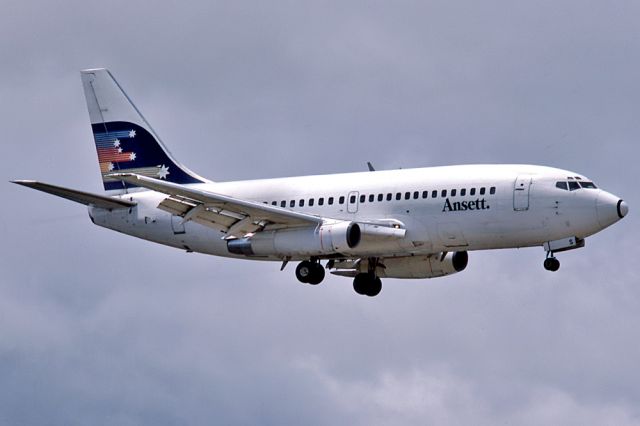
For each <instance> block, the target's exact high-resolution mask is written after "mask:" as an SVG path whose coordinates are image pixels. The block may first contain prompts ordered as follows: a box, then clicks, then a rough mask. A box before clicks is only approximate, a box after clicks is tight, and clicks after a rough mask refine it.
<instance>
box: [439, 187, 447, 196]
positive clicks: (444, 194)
mask: <svg viewBox="0 0 640 426" xmlns="http://www.w3.org/2000/svg"><path fill="white" fill-rule="evenodd" d="M440 194H441V195H442V197H443V198H444V197H446V196H447V190H446V189H443V190H442V192H441V193H440Z"/></svg>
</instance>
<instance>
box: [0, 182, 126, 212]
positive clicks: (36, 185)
mask: <svg viewBox="0 0 640 426" xmlns="http://www.w3.org/2000/svg"><path fill="white" fill-rule="evenodd" d="M11 182H13V183H17V184H18V185H22V186H26V187H29V188H33V189H37V190H38V191H42V192H48V193H49V194H53V195H56V196H58V197H62V198H66V199H67V200H71V201H75V202H76V203H80V204H84V205H87V206H89V205H91V206H95V207H99V208H102V209H125V208H129V207H133V206H135V205H136V203H133V202H131V201H127V200H121V199H119V198H111V197H105V196H104V195H96V194H91V193H89V192H83V191H78V190H76V189H70V188H64V187H62V186H55V185H50V184H48V183H43V182H38V181H35V180H13V181H11Z"/></svg>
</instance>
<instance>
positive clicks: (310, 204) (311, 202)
mask: <svg viewBox="0 0 640 426" xmlns="http://www.w3.org/2000/svg"><path fill="white" fill-rule="evenodd" d="M313 203H314V201H313V198H309V207H311V206H313Z"/></svg>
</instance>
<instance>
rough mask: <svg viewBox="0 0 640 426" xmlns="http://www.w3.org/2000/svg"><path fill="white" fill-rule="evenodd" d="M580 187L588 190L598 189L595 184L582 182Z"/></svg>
mask: <svg viewBox="0 0 640 426" xmlns="http://www.w3.org/2000/svg"><path fill="white" fill-rule="evenodd" d="M580 186H581V187H583V188H587V189H597V188H598V187H597V186H596V185H595V183H593V182H585V181H581V182H580Z"/></svg>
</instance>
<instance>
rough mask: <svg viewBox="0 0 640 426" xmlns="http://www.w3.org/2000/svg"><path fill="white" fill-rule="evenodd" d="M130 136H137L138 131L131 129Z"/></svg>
mask: <svg viewBox="0 0 640 426" xmlns="http://www.w3.org/2000/svg"><path fill="white" fill-rule="evenodd" d="M129 137H130V138H135V137H136V131H135V130H131V131H130V132H129Z"/></svg>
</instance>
